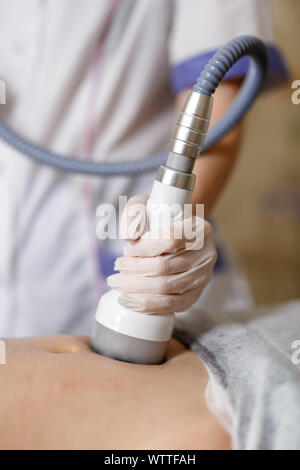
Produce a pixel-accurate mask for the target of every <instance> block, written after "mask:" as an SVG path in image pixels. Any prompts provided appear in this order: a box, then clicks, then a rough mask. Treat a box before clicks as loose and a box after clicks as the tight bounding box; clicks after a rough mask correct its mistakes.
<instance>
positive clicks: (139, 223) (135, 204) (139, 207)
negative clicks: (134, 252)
mask: <svg viewBox="0 0 300 470" xmlns="http://www.w3.org/2000/svg"><path fill="white" fill-rule="evenodd" d="M148 197H149V196H147V195H145V194H138V195H136V196H133V197H132V198H131V199H129V201H128V203H127V205H126V207H125V209H124V211H123V213H122V217H121V222H120V237H121V238H123V239H124V240H137V239H138V238H140V237H141V236H142V234H143V233H144V232H145V231H146V230H147V211H146V203H147V200H148Z"/></svg>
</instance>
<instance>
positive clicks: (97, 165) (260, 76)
mask: <svg viewBox="0 0 300 470" xmlns="http://www.w3.org/2000/svg"><path fill="white" fill-rule="evenodd" d="M245 55H249V56H250V59H251V60H250V67H249V71H248V73H247V76H246V78H245V80H244V83H243V86H242V88H241V90H240V92H239V94H238V96H237V97H236V99H235V101H234V103H233V104H232V105H231V107H230V109H229V110H228V111H227V112H226V114H225V115H224V116H223V117H222V118H221V119H220V120H219V121H218V122H217V123H216V124H215V125H214V126H213V127H212V128H211V129H210V130H209V132H208V133H207V137H206V140H205V143H204V146H203V148H202V153H203V152H205V151H207V150H208V149H209V148H211V147H212V146H213V145H215V144H216V143H217V142H218V141H219V140H220V139H221V138H222V137H223V136H224V135H226V134H227V133H228V132H229V131H230V130H231V129H232V128H233V127H234V126H236V124H238V122H239V121H240V120H241V119H242V117H243V116H244V115H245V114H246V112H247V111H248V109H249V108H250V106H251V104H252V103H253V102H254V100H255V98H256V97H257V95H258V94H259V92H260V91H261V89H262V86H263V83H264V79H265V77H266V75H267V71H268V52H267V49H266V46H265V45H264V43H263V42H262V41H261V40H260V39H257V38H256V37H254V36H240V37H238V38H235V39H233V40H232V41H230V42H229V43H228V44H226V45H225V46H224V47H221V48H220V49H219V50H218V51H217V52H216V53H215V55H214V56H213V57H212V58H211V59H210V61H209V62H208V64H207V65H206V67H205V69H204V70H203V71H202V73H201V75H200V77H199V78H198V80H197V83H196V85H195V86H194V90H195V91H196V92H198V93H203V94H205V95H212V94H213V93H214V92H215V89H216V88H217V86H218V85H219V83H220V81H221V80H222V79H223V77H224V76H225V75H226V73H227V72H228V70H229V69H230V68H231V67H232V66H233V65H234V64H235V63H236V62H237V61H238V60H239V59H241V58H242V57H243V56H245ZM0 138H1V139H3V140H4V141H5V142H7V143H8V144H9V145H11V146H12V147H14V148H15V149H16V150H18V151H19V152H21V153H22V154H23V155H26V156H27V157H29V158H31V159H33V160H35V161H36V162H38V163H42V164H46V165H50V166H52V167H55V168H57V169H59V170H62V171H67V172H72V173H80V174H85V175H94V176H127V175H137V174H140V173H146V172H148V171H153V170H155V169H156V168H158V167H159V165H162V164H164V163H165V162H166V159H167V154H159V155H154V156H152V157H150V158H147V159H145V160H142V161H129V162H90V161H84V160H79V159H76V158H74V157H67V156H62V155H57V154H55V153H53V152H50V151H49V150H47V149H44V148H42V147H40V146H38V145H35V144H33V143H31V142H29V141H27V140H25V139H23V138H22V137H21V136H19V135H17V134H16V133H15V132H13V131H12V130H11V129H9V128H8V127H7V126H6V125H5V124H4V123H3V122H2V121H0Z"/></svg>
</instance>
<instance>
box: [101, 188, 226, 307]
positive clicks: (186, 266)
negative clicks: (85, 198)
mask: <svg viewBox="0 0 300 470" xmlns="http://www.w3.org/2000/svg"><path fill="white" fill-rule="evenodd" d="M147 199H148V197H147V196H135V197H133V198H132V199H130V201H129V202H128V204H127V206H126V208H125V211H124V213H123V214H122V218H121V229H120V231H121V236H122V237H123V238H125V239H127V240H129V242H128V244H127V245H126V246H125V248H124V256H122V257H120V258H117V259H116V261H115V269H116V270H119V271H120V274H114V275H112V276H110V277H109V278H108V279H107V282H108V285H109V286H110V287H112V288H114V289H117V290H118V291H119V292H120V293H121V295H120V297H119V302H120V304H121V305H123V306H124V307H127V308H129V309H132V310H136V311H138V312H145V313H156V314H164V313H170V312H180V311H183V310H186V309H187V308H189V307H190V306H191V305H192V304H193V303H194V302H195V301H196V300H197V299H198V298H199V297H200V295H201V292H202V291H203V289H204V287H205V286H206V285H207V283H208V282H209V280H210V279H211V276H212V272H213V267H214V264H215V262H216V259H217V254H216V248H215V244H214V239H213V229H212V226H211V224H210V223H209V222H207V221H206V220H203V219H201V220H199V218H197V217H196V216H191V217H190V218H185V219H183V220H179V221H177V222H174V224H173V227H171V228H172V230H170V232H171V236H170V237H169V238H168V239H167V238H161V239H157V238H153V236H152V234H151V232H149V231H144V233H142V236H140V235H141V231H143V230H145V227H147V224H146V223H145V222H146V219H147V212H146V206H145V204H146V202H147ZM132 209H134V210H133V211H132ZM136 209H137V210H136ZM132 212H133V213H135V215H133V216H131V215H130V213H132ZM199 222H200V223H199ZM185 224H187V225H189V227H191V224H193V229H195V232H194V233H195V238H194V241H191V240H187V238H182V239H176V238H175V237H174V234H176V233H177V234H178V233H183V234H184V233H186V232H185V231H184V225H185ZM182 225H183V226H182ZM178 230H182V232H179V231H178ZM124 232H125V233H124ZM203 242H204V243H203Z"/></svg>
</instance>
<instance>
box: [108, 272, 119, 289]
mask: <svg viewBox="0 0 300 470" xmlns="http://www.w3.org/2000/svg"><path fill="white" fill-rule="evenodd" d="M106 282H107V284H108V285H109V286H110V287H117V286H118V281H117V280H116V278H115V275H114V274H113V275H112V276H109V277H108V278H107V279H106Z"/></svg>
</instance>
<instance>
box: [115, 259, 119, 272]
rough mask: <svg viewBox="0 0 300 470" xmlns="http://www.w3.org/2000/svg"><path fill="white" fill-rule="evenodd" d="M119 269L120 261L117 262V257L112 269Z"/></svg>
mask: <svg viewBox="0 0 300 470" xmlns="http://www.w3.org/2000/svg"><path fill="white" fill-rule="evenodd" d="M119 269H120V263H119V259H118V258H117V259H116V260H115V263H114V270H115V271H119Z"/></svg>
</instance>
